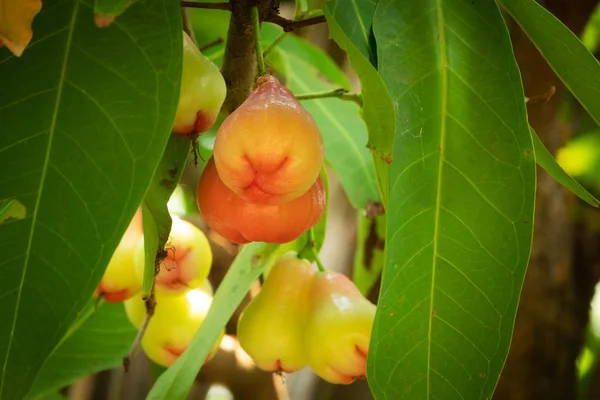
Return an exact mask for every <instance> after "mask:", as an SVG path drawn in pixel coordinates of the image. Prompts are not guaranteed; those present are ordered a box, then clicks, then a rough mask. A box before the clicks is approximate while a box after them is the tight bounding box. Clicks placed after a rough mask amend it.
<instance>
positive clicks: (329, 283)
mask: <svg viewBox="0 0 600 400" xmlns="http://www.w3.org/2000/svg"><path fill="white" fill-rule="evenodd" d="M308 296H309V299H310V305H309V310H308V318H307V321H306V326H305V330H304V349H305V351H306V358H307V360H308V365H309V366H310V367H311V369H312V370H313V371H314V372H315V373H316V374H317V375H319V376H320V377H321V378H323V379H324V380H326V381H327V382H330V383H335V384H349V383H352V382H353V381H354V380H356V379H361V378H364V377H365V376H366V373H367V354H368V352H369V342H370V340H371V329H372V327H373V321H374V319H375V311H376V307H375V305H374V304H372V303H371V302H370V301H368V300H367V299H366V298H365V297H364V296H363V295H362V294H361V293H360V292H359V290H358V289H357V288H356V286H355V285H354V283H352V281H350V279H348V278H347V277H346V276H344V275H342V274H340V273H336V272H317V273H316V274H315V275H314V277H313V279H312V282H311V284H310V292H309V295H308Z"/></svg>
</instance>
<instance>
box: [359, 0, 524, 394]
mask: <svg viewBox="0 0 600 400" xmlns="http://www.w3.org/2000/svg"><path fill="white" fill-rule="evenodd" d="M373 29H374V33H375V37H376V40H377V54H378V67H379V71H380V73H381V75H382V77H383V79H384V80H385V82H386V84H387V86H388V88H389V89H390V92H391V93H392V97H393V98H394V101H395V102H396V103H397V108H396V112H397V115H396V117H397V118H396V121H397V122H398V126H397V128H396V129H397V130H396V139H395V143H394V162H393V163H392V164H390V165H389V191H390V192H389V193H390V198H389V207H388V209H387V213H388V225H387V235H386V261H387V262H386V265H385V270H384V273H383V282H382V288H381V295H380V298H379V304H378V309H377V315H376V318H375V324H374V327H373V335H372V340H371V347H370V351H369V359H368V368H367V377H368V380H369V384H370V387H371V389H372V391H373V393H374V394H375V397H376V398H381V399H384V398H387V399H407V400H410V399H424V398H425V399H444V400H446V399H448V400H450V399H469V400H471V399H489V398H491V395H492V393H493V391H494V387H495V385H496V382H497V380H498V378H499V376H500V372H501V370H502V367H503V365H504V361H505V359H506V355H507V353H508V349H509V345H510V341H511V335H512V330H513V326H514V319H515V315H516V311H517V304H518V301H519V295H520V292H521V287H522V283H523V278H524V275H525V270H526V266H527V262H528V259H529V253H530V248H531V239H532V228H533V207H534V196H535V160H534V152H533V145H532V141H531V136H530V133H529V127H528V124H527V116H526V110H525V102H524V97H523V88H522V85H521V79H520V76H519V71H518V68H517V65H516V63H515V60H514V57H513V53H512V48H511V43H510V39H509V35H508V32H507V29H506V26H505V23H504V20H503V17H502V15H501V14H500V11H499V10H498V8H497V6H496V4H495V2H494V1H493V0H478V1H475V2H473V1H471V0H443V1H442V0H423V1H414V2H398V1H394V0H380V1H379V3H378V6H377V10H376V13H375V18H374V23H373Z"/></svg>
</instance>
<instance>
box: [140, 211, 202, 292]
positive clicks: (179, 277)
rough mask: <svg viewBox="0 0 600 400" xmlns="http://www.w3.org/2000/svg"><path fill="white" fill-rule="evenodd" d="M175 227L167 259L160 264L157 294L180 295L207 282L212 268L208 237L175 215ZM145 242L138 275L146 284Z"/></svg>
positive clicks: (171, 235) (142, 245) (172, 230)
mask: <svg viewBox="0 0 600 400" xmlns="http://www.w3.org/2000/svg"><path fill="white" fill-rule="evenodd" d="M171 217H172V219H173V224H172V226H171V233H170V234H169V238H168V240H167V245H166V249H167V257H166V258H165V259H164V260H163V261H162V262H161V263H160V271H159V272H158V275H156V277H155V278H154V282H155V285H156V291H157V292H170V293H180V292H184V291H186V290H187V289H190V288H196V287H198V286H200V285H201V284H202V282H204V280H205V279H206V277H207V276H208V274H209V272H210V268H211V265H212V250H211V248H210V244H209V242H208V239H207V238H206V236H205V235H204V233H203V232H202V231H201V230H200V229H198V228H197V227H196V226H194V225H193V224H191V223H189V222H187V221H184V220H182V219H181V218H179V217H177V216H175V215H172V216H171ZM144 254H145V253H144V239H143V238H142V240H140V241H139V243H138V247H137V249H136V253H135V259H134V261H135V263H134V266H135V273H136V274H137V277H138V280H139V281H140V282H143V278H144V267H145V255H144Z"/></svg>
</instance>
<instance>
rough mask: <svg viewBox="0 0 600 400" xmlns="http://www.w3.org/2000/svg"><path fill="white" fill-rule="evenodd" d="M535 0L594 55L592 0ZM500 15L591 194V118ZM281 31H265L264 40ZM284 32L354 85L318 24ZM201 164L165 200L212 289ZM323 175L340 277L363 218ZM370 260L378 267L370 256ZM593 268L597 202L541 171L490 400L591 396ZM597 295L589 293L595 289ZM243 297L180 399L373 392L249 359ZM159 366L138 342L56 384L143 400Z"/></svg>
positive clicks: (546, 116)
mask: <svg viewBox="0 0 600 400" xmlns="http://www.w3.org/2000/svg"><path fill="white" fill-rule="evenodd" d="M539 2H540V3H541V4H542V5H543V6H544V7H546V8H547V9H548V10H549V11H551V12H552V13H553V14H554V15H556V16H557V17H558V18H559V19H561V20H562V21H563V22H564V23H565V24H566V25H567V26H568V27H569V28H570V29H571V30H572V31H573V32H575V33H576V34H577V35H579V36H580V37H581V38H582V40H583V41H584V44H585V45H586V46H587V47H588V48H589V49H590V50H591V51H592V52H593V53H594V54H598V51H599V47H600V10H599V9H598V2H597V1H593V0H540V1H539ZM311 3H312V4H311ZM319 3H320V1H319V0H311V1H309V8H310V9H314V8H318V7H319ZM188 13H189V18H190V21H191V24H192V26H193V28H194V33H195V36H196V41H197V43H198V45H199V46H200V47H201V48H202V47H203V46H205V45H207V44H210V43H212V42H214V41H215V40H217V39H218V38H225V37H226V35H227V27H228V23H229V12H226V11H219V10H204V9H203V10H200V9H189V11H188ZM281 14H282V15H283V16H284V17H287V18H291V19H293V17H294V3H293V2H290V1H284V2H282V6H281ZM508 23H509V27H510V30H511V37H512V40H513V46H514V51H515V56H516V58H517V62H518V63H519V66H520V68H521V74H522V78H523V84H524V87H525V95H526V96H527V97H528V98H529V102H528V113H529V119H530V124H531V125H532V127H533V128H534V129H535V130H536V132H537V133H538V135H539V136H540V138H541V139H542V141H543V142H544V143H545V145H546V146H547V148H548V149H549V150H550V151H551V153H552V154H554V155H555V156H556V157H557V159H558V161H559V163H560V164H561V165H562V166H563V167H564V168H565V169H566V170H567V172H569V173H570V174H572V175H573V176H574V177H575V178H576V179H578V180H579V181H580V182H581V183H582V184H584V185H585V187H586V188H587V189H588V190H589V191H590V192H592V193H593V194H594V195H595V196H596V197H600V128H599V127H598V126H597V125H596V124H595V123H594V121H593V120H592V119H591V118H589V116H588V115H587V113H586V112H585V110H584V109H583V108H582V107H581V106H580V105H579V104H578V103H577V101H576V100H575V99H574V98H573V97H572V96H570V95H569V93H568V91H567V90H566V89H565V88H564V86H563V85H562V84H561V82H560V80H559V79H558V78H557V77H556V76H555V75H554V73H553V71H552V70H551V69H550V68H549V67H548V66H547V64H546V62H545V61H544V60H543V58H542V57H541V56H540V55H539V53H538V52H537V50H536V49H535V48H534V47H533V45H531V43H529V41H528V40H527V38H526V37H525V35H524V34H523V33H522V32H521V31H520V30H519V28H518V27H517V26H516V25H515V24H514V23H513V22H512V21H510V20H509V21H508ZM279 32H280V30H278V31H276V32H275V36H272V35H271V36H272V37H273V38H274V37H276V36H277V35H278V34H279ZM293 34H294V35H298V36H300V37H302V38H304V39H305V40H307V41H309V42H311V43H312V44H313V45H314V46H316V47H317V48H319V49H321V50H322V51H324V52H326V53H327V54H328V55H329V56H330V57H331V58H332V59H333V60H334V61H335V63H337V64H338V65H339V67H340V68H341V70H342V71H343V72H344V73H345V74H347V76H348V78H349V80H350V83H351V86H352V87H353V89H354V90H355V91H360V86H359V84H358V81H357V79H356V76H355V75H354V73H353V72H352V70H351V68H350V66H349V65H348V61H347V58H346V56H345V54H344V53H343V52H342V51H341V50H340V49H339V48H338V47H337V46H336V45H335V43H334V42H333V41H331V40H329V39H328V31H327V26H326V24H320V25H315V26H311V27H308V28H303V29H301V30H298V31H296V32H294V33H293ZM267 36H269V35H265V36H264V37H267ZM264 37H263V38H264ZM271 41H272V40H271ZM267 44H268V43H267ZM223 49H224V45H223V44H217V45H214V46H212V47H210V48H207V49H205V50H203V52H204V54H205V55H207V56H208V57H209V58H211V59H213V60H214V61H215V62H216V63H217V64H220V62H221V58H222V54H223ZM599 101H600V99H599ZM214 133H215V132H214V131H213V132H209V133H207V134H205V135H202V137H201V138H200V140H199V145H200V156H201V159H202V160H207V159H208V157H209V156H210V152H211V148H212V141H213V140H214ZM365 141H366V138H365ZM202 160H200V161H201V162H200V164H202ZM201 166H202V165H199V167H198V168H196V167H195V166H194V165H193V163H191V162H190V163H189V164H188V168H187V169H186V171H185V173H184V176H183V178H182V182H181V185H180V187H179V188H178V189H177V191H176V193H175V195H174V198H173V199H172V201H171V203H170V209H171V211H172V212H173V213H175V214H179V215H181V216H182V217H183V218H185V219H187V220H189V221H191V222H193V223H195V224H196V225H197V226H199V227H200V228H201V229H203V231H204V232H205V233H206V234H207V236H208V237H209V239H211V243H212V250H213V254H214V264H213V267H212V271H211V275H210V277H209V279H210V281H211V283H212V285H213V286H214V287H215V288H216V287H217V286H218V285H219V282H220V281H221V280H222V278H223V276H224V274H225V272H226V271H227V268H228V267H229V265H230V264H231V261H232V260H233V258H234V257H235V254H236V252H237V247H236V246H235V245H232V244H230V243H228V242H226V241H224V240H222V239H221V238H219V237H218V236H217V235H215V234H213V233H211V232H210V231H209V229H208V228H207V227H206V226H205V225H204V223H203V222H202V219H201V217H200V215H199V214H198V211H197V207H196V203H195V199H194V197H193V196H194V193H195V188H196V183H197V182H198V179H199V176H200V172H201V168H200V167H201ZM329 182H330V206H329V214H328V223H327V231H326V239H325V244H324V246H323V249H322V251H321V254H320V256H321V259H322V261H323V263H324V264H325V265H326V266H327V268H329V269H332V270H337V271H340V272H343V273H345V274H347V275H348V276H353V274H354V275H355V274H357V273H363V272H364V271H362V272H361V271H357V270H355V269H354V265H355V257H356V258H358V257H360V256H361V254H358V253H357V246H356V243H357V236H360V235H364V232H362V230H364V227H363V226H361V225H360V221H362V220H363V219H361V218H364V216H362V215H359V213H361V211H357V210H356V209H354V208H353V207H352V205H351V204H350V203H349V201H348V198H347V197H346V195H345V193H344V191H343V190H342V189H341V186H340V184H339V181H338V180H337V179H336V177H335V175H334V174H333V172H332V171H329ZM376 263H378V264H379V267H380V266H381V260H380V259H377V260H376ZM370 272H371V276H369V277H367V278H365V279H363V280H362V282H363V283H364V282H366V283H364V284H363V287H362V289H363V290H364V291H365V293H367V294H368V297H369V298H370V300H371V301H373V302H376V300H377V296H378V290H377V288H378V286H379V282H378V273H379V270H378V269H375V270H374V271H370ZM355 276H356V275H355ZM599 277H600V211H598V210H596V209H592V208H591V207H588V206H587V205H585V204H583V203H582V202H581V201H579V200H578V199H577V198H575V197H574V196H573V195H572V194H571V193H569V192H567V191H566V190H565V189H563V188H562V187H561V186H560V185H559V184H558V183H556V182H555V181H554V180H553V179H552V178H551V177H549V176H548V175H547V174H546V173H545V172H544V171H542V170H539V171H538V191H537V203H536V220H535V233H534V244H533V250H532V255H531V261H530V265H529V269H528V273H527V277H526V280H525V286H524V289H523V294H522V298H521V302H520V306H519V313H518V316H517V324H516V328H515V332H514V337H513V342H512V346H511V352H510V355H509V358H508V360H507V363H506V366H505V370H504V372H503V374H502V377H501V379H500V382H499V384H498V387H497V390H496V393H495V395H494V399H501V400H505V399H506V400H508V399H510V400H520V399H523V400H525V399H527V400H529V399H561V400H567V399H576V398H578V399H582V400H583V399H585V400H587V399H590V400H591V399H600V288H598V287H597V285H596V283H597V282H598V280H599ZM255 289H256V288H255ZM255 291H256V290H254V291H252V292H251V294H250V295H252V293H254V292H255ZM595 293H598V295H597V296H596V297H594V294H595ZM249 298H250V297H247V299H246V300H245V302H244V303H243V304H242V305H241V307H240V309H239V310H238V311H237V312H236V314H235V315H234V316H233V318H232V319H231V320H230V322H229V324H228V325H227V330H226V332H227V335H226V336H225V338H224V339H223V341H222V343H221V348H220V349H219V351H218V353H217V355H216V357H215V358H214V359H213V360H212V361H211V362H209V363H208V364H207V365H206V366H204V367H203V368H202V370H201V371H200V373H199V375H198V377H197V380H196V383H195V386H194V388H193V390H192V392H191V393H190V396H189V398H190V399H211V400H217V399H219V400H221V399H236V400H237V399H239V400H245V399H257V400H271V399H282V400H283V399H291V400H325V399H344V400H354V399H364V400H368V399H371V398H372V396H371V394H370V391H369V389H368V386H367V384H366V382H365V381H359V382H355V383H353V384H352V385H349V386H341V385H330V384H327V383H325V382H324V381H322V380H320V379H319V378H318V377H316V376H315V375H314V374H313V373H312V372H311V371H310V370H309V369H305V370H302V371H299V372H297V373H294V374H291V375H286V376H279V375H274V374H270V373H266V372H263V371H260V370H258V369H257V368H255V366H254V364H253V363H252V360H251V359H250V358H249V357H248V356H247V355H246V354H245V353H244V351H243V350H241V348H240V347H239V345H238V342H237V340H236V338H235V330H236V328H235V324H236V321H237V317H238V316H239V312H240V310H241V309H242V308H243V306H244V305H245V304H247V301H248V300H249ZM590 305H591V307H590ZM590 317H591V318H590ZM407 329H410V327H407ZM161 372H162V369H161V368H160V367H157V366H156V365H154V364H152V363H151V362H150V361H149V360H148V359H147V358H146V357H145V355H144V354H143V352H141V351H140V352H139V353H138V355H137V356H136V357H135V358H134V359H133V360H132V365H131V367H130V370H129V372H127V373H125V372H124V371H123V368H121V367H119V368H115V369H112V370H108V371H105V372H102V373H99V374H96V375H91V376H89V377H87V378H85V379H82V380H80V381H78V382H76V383H74V384H73V385H71V386H69V387H68V388H64V389H63V390H62V393H63V394H65V396H66V397H67V398H69V399H76V400H92V399H94V400H96V399H97V400H104V399H111V400H112V399H127V400H137V399H144V398H145V396H146V395H147V393H148V391H149V390H150V388H151V386H152V384H153V381H154V380H155V379H156V377H157V376H158V375H159V374H160V373H161Z"/></svg>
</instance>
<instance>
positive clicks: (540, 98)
mask: <svg viewBox="0 0 600 400" xmlns="http://www.w3.org/2000/svg"><path fill="white" fill-rule="evenodd" d="M554 93H556V87H555V86H554V85H552V86H550V88H549V89H548V90H546V91H545V92H544V93H542V94H536V95H535V96H531V97H529V98H528V99H527V103H529V104H535V103H540V102H544V103H546V102H548V101H550V99H551V98H552V96H554Z"/></svg>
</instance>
